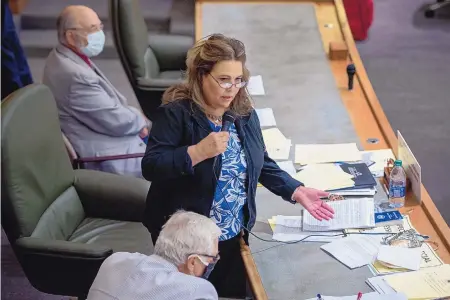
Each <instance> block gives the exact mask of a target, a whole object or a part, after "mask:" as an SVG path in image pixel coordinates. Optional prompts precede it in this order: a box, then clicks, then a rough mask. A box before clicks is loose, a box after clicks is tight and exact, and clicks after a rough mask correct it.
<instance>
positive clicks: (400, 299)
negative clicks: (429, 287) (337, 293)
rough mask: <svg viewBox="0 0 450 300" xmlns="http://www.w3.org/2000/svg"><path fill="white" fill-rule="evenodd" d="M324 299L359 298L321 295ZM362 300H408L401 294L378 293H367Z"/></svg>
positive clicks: (353, 299)
mask: <svg viewBox="0 0 450 300" xmlns="http://www.w3.org/2000/svg"><path fill="white" fill-rule="evenodd" d="M320 296H321V298H322V299H324V300H356V299H357V298H358V295H353V296H343V297H333V296H325V295H320ZM361 299H362V300H408V298H407V297H406V295H405V294H401V293H395V292H393V293H390V294H384V295H380V294H378V293H377V292H372V293H365V294H362V298H361ZM308 300H317V298H311V299H308Z"/></svg>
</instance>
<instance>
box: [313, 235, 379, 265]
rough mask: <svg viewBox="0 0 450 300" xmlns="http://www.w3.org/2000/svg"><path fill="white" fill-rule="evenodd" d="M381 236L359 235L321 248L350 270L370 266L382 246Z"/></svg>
mask: <svg viewBox="0 0 450 300" xmlns="http://www.w3.org/2000/svg"><path fill="white" fill-rule="evenodd" d="M381 240H382V237H381V236H377V235H357V236H349V237H346V238H343V239H341V240H338V241H334V242H331V243H329V244H325V245H323V246H321V247H320V248H321V249H322V250H324V251H326V252H328V253H329V254H330V255H332V256H333V257H334V258H336V259H337V260H339V261H340V262H341V263H343V264H344V265H346V266H347V267H349V268H350V269H354V268H359V267H362V266H365V265H367V264H370V263H371V262H372V260H373V258H374V256H375V255H376V254H377V253H378V249H379V248H380V246H381Z"/></svg>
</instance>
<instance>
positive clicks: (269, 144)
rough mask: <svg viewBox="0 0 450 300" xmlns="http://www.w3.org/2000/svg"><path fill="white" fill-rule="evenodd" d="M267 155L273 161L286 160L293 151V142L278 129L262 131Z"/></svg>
mask: <svg viewBox="0 0 450 300" xmlns="http://www.w3.org/2000/svg"><path fill="white" fill-rule="evenodd" d="M262 134H263V138H264V143H265V145H266V150H267V153H268V154H269V157H270V158H272V159H279V160H286V159H288V158H289V152H290V151H291V140H289V139H287V138H286V137H285V136H284V135H283V133H281V131H280V130H279V129H278V128H269V129H265V130H263V131H262Z"/></svg>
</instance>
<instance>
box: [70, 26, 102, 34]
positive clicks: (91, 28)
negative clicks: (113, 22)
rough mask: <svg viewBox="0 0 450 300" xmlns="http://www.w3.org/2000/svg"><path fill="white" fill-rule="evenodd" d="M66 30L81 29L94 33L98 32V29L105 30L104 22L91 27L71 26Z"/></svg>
mask: <svg viewBox="0 0 450 300" xmlns="http://www.w3.org/2000/svg"><path fill="white" fill-rule="evenodd" d="M66 30H75V31H81V32H86V33H92V32H97V31H100V30H103V24H99V25H92V26H91V27H90V28H80V27H71V28H67V29H66Z"/></svg>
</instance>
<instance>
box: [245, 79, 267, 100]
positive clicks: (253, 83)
mask: <svg viewBox="0 0 450 300" xmlns="http://www.w3.org/2000/svg"><path fill="white" fill-rule="evenodd" d="M247 91H248V93H249V94H250V95H252V96H264V95H265V94H266V92H265V91H264V85H263V80H262V76H261V75H257V76H250V79H249V80H248V85H247Z"/></svg>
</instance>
